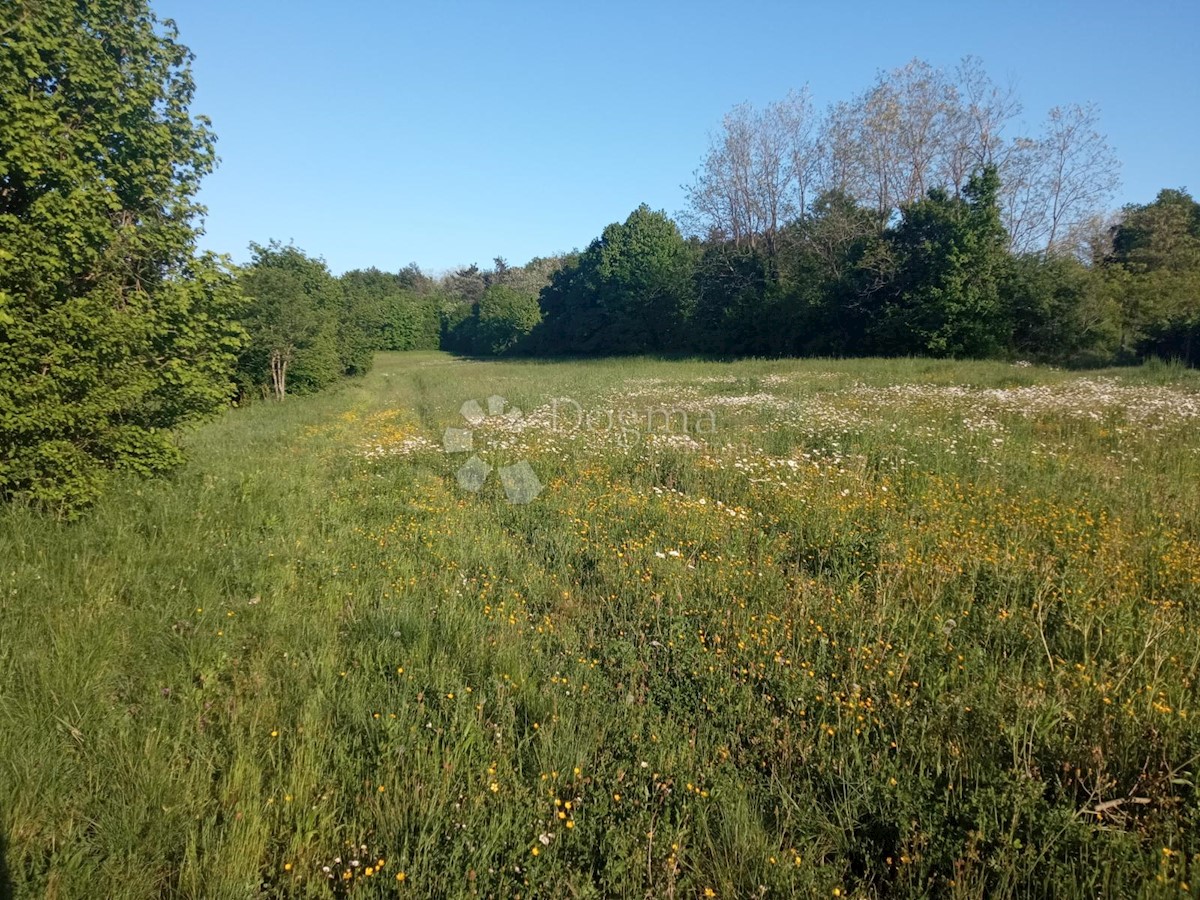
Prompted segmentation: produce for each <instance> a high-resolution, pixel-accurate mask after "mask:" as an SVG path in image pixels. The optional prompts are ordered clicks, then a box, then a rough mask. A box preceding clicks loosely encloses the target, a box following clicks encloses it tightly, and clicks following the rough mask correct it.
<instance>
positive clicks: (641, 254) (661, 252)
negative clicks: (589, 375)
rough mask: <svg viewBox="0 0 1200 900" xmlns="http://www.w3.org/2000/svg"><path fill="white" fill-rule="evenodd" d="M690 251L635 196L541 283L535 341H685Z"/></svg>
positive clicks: (622, 347)
mask: <svg viewBox="0 0 1200 900" xmlns="http://www.w3.org/2000/svg"><path fill="white" fill-rule="evenodd" d="M692 271H693V252H692V250H691V248H690V247H689V246H688V244H687V242H686V241H685V240H684V239H683V237H682V235H680V233H679V229H678V227H676V225H675V223H674V222H672V221H671V219H670V218H668V217H667V215H666V214H665V213H663V212H655V211H652V210H651V209H650V208H649V207H648V206H646V205H645V204H642V205H641V206H639V207H638V208H637V209H635V210H634V211H633V212H632V213H631V214H630V215H629V218H627V219H626V220H625V222H624V223H623V224H622V223H613V224H612V225H609V226H608V227H607V228H605V229H604V232H603V234H602V235H601V236H600V237H599V238H597V239H596V240H594V241H593V242H592V243H591V245H590V246H589V247H588V248H587V250H586V251H584V253H583V254H582V256H580V258H579V261H578V262H577V263H576V264H575V265H573V266H567V267H564V268H563V269H560V270H559V271H558V272H556V273H555V274H554V275H553V276H552V278H551V283H550V285H549V286H548V287H547V288H546V289H545V290H543V291H542V295H541V303H542V314H543V320H544V321H543V327H542V329H541V333H540V334H539V336H538V345H539V346H540V347H542V348H543V349H544V350H546V351H548V352H552V353H646V352H654V351H661V350H671V349H676V348H681V347H684V346H686V341H687V335H686V331H685V329H686V324H687V322H688V320H689V319H690V317H691V314H692V308H693V305H694V287H693V283H692Z"/></svg>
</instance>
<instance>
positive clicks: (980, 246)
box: [871, 167, 1008, 357]
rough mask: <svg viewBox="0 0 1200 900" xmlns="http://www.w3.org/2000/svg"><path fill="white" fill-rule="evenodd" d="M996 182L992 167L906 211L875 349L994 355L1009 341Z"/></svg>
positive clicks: (895, 235)
mask: <svg viewBox="0 0 1200 900" xmlns="http://www.w3.org/2000/svg"><path fill="white" fill-rule="evenodd" d="M999 187H1000V179H999V177H998V176H997V174H996V170H995V169H994V168H990V167H989V168H987V169H985V170H984V171H983V172H982V173H980V174H977V175H975V176H973V177H972V178H971V180H970V181H969V182H968V184H967V187H966V189H965V191H964V196H963V197H961V198H960V197H951V196H949V195H948V194H947V193H946V192H945V191H943V190H941V189H934V190H931V191H930V192H929V194H928V196H926V197H925V198H923V199H921V200H919V201H917V202H916V203H913V204H912V205H910V206H907V207H905V208H904V209H903V211H902V218H901V221H900V224H899V225H898V226H897V227H896V228H895V229H894V230H893V231H892V232H891V233H890V234H889V243H890V245H891V248H892V251H893V253H894V254H895V260H896V278H895V281H894V282H893V284H892V290H891V292H890V294H889V295H888V296H886V297H885V302H884V304H883V306H882V308H881V309H880V310H879V320H878V321H877V322H875V323H873V324H872V327H871V331H872V342H873V344H874V347H875V349H876V350H877V351H878V352H881V353H884V354H889V355H891V354H907V353H920V354H928V355H931V356H952V357H962V356H989V355H992V354H994V353H996V352H997V351H998V350H999V349H1000V348H1001V347H1003V346H1004V345H1005V343H1006V338H1007V331H1006V329H1007V327H1008V323H1007V322H1006V321H1005V310H1004V308H1003V305H1002V303H1001V298H1000V292H999V284H1000V276H1001V274H1002V267H1003V263H1004V260H1005V255H1006V250H1005V248H1006V243H1007V240H1006V236H1005V234H1004V226H1003V225H1002V224H1001V221H1000V211H999V208H998V206H997V193H998V191H999Z"/></svg>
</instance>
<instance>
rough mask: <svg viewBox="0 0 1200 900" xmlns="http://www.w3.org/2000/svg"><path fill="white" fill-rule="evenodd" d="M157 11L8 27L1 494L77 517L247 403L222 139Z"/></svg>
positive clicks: (44, 8) (36, 20)
mask: <svg viewBox="0 0 1200 900" xmlns="http://www.w3.org/2000/svg"><path fill="white" fill-rule="evenodd" d="M177 37H178V35H177V32H176V29H175V27H174V25H173V24H172V23H171V22H169V21H167V22H162V23H160V22H159V21H158V20H157V19H156V18H155V17H154V15H153V13H152V12H151V11H150V8H149V5H148V3H147V2H145V0H123V2H120V3H113V2H101V0H38V2H33V0H9V2H7V3H6V4H5V5H4V15H3V25H2V26H0V496H3V497H14V496H24V497H28V498H32V499H34V500H36V501H40V502H44V503H48V504H53V505H57V506H60V507H61V508H63V509H72V508H75V507H77V506H79V505H80V504H83V503H86V502H87V501H89V500H91V499H93V498H94V497H95V496H96V495H97V494H98V493H99V491H100V490H101V489H102V487H103V485H104V483H105V481H106V479H107V477H108V475H109V473H110V472H112V471H115V470H131V471H135V472H139V473H154V472H160V471H163V470H164V469H166V468H168V467H170V466H171V465H173V464H175V463H177V462H178V461H179V459H180V457H181V454H180V451H179V449H178V446H177V444H176V438H175V433H176V429H177V428H178V427H179V426H181V425H184V424H186V423H189V422H193V421H195V420H197V419H200V418H203V417H204V416H207V415H209V414H211V413H213V412H215V411H216V410H218V409H219V408H220V407H221V405H222V403H223V402H225V400H226V399H227V398H228V396H229V394H230V392H231V373H232V363H233V360H234V358H235V354H236V350H237V347H238V340H239V334H240V331H239V329H238V327H237V325H236V323H235V321H234V316H235V315H236V312H237V307H238V299H237V292H236V289H235V286H234V284H233V281H232V278H231V276H230V274H229V272H228V270H227V268H226V267H225V264H224V263H223V262H222V261H221V260H219V259H217V258H215V257H212V256H207V255H206V256H196V255H195V241H196V235H197V230H198V224H197V221H198V218H199V216H200V215H201V213H202V209H201V207H200V206H198V205H197V204H196V202H195V194H196V191H197V189H198V187H199V184H200V181H201V179H202V178H203V176H204V175H205V174H207V173H208V172H209V171H210V170H211V169H212V166H213V163H214V153H213V145H214V138H213V135H212V133H211V132H210V131H209V129H208V123H207V121H206V120H205V119H203V118H202V117H195V118H193V117H192V116H191V115H190V113H189V106H190V104H191V101H192V94H193V84H192V78H191V71H190V63H191V54H190V53H189V51H188V50H187V48H186V47H184V46H183V45H182V44H180V43H179V42H178V40H177Z"/></svg>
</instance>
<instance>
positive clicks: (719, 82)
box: [153, 0, 1200, 274]
mask: <svg viewBox="0 0 1200 900" xmlns="http://www.w3.org/2000/svg"><path fill="white" fill-rule="evenodd" d="M153 7H154V9H155V12H156V13H157V14H158V16H159V17H160V18H171V19H174V20H175V21H176V23H177V24H178V26H179V30H180V40H181V41H182V42H183V43H184V44H186V45H187V46H188V47H190V48H191V49H192V51H193V52H194V53H195V56H196V59H195V62H194V64H193V73H194V76H195V80H196V85H197V89H196V97H195V101H194V103H193V105H192V111H193V112H194V113H198V114H204V115H207V116H208V117H210V118H211V119H212V122H213V129H214V131H215V132H216V134H217V138H218V144H217V149H218V154H219V156H220V158H221V162H220V164H219V166H218V168H217V169H216V171H215V172H214V173H213V174H212V175H210V176H209V177H208V178H207V179H206V181H205V183H204V186H203V188H202V190H201V196H200V200H201V202H203V203H204V204H206V205H207V207H208V215H207V218H206V220H205V229H206V233H205V235H204V237H203V238H202V240H201V245H202V246H204V247H206V248H208V249H212V250H216V251H219V252H223V253H228V254H230V255H231V256H232V257H233V258H234V260H235V261H238V262H244V261H246V260H247V259H248V258H249V250H248V245H249V243H250V242H251V241H257V242H259V243H266V242H267V241H268V240H271V239H279V240H282V241H284V242H287V241H292V242H294V243H295V244H296V245H297V246H298V247H300V248H302V249H303V250H305V251H306V252H307V253H309V254H310V255H314V256H321V257H323V258H324V259H325V260H326V262H327V263H328V264H329V267H330V269H331V270H332V271H333V272H334V273H335V274H340V273H341V272H343V271H346V270H348V269H355V268H365V267H368V266H377V267H379V268H381V269H384V270H387V271H396V270H398V269H400V268H401V267H403V266H405V265H407V264H408V263H410V262H416V263H418V264H419V265H420V266H421V267H422V268H423V269H424V270H425V271H427V272H430V273H439V272H442V271H445V270H448V269H451V268H453V267H456V266H459V265H469V264H471V263H478V264H479V265H480V266H481V267H487V266H490V264H491V261H492V259H493V258H494V257H496V256H503V257H504V258H505V259H506V260H507V261H508V262H509V263H510V264H513V265H520V264H522V263H524V262H526V261H528V260H529V259H530V258H532V257H534V256H539V255H541V256H545V255H548V254H551V253H555V252H559V251H566V250H571V249H574V248H583V247H585V246H586V245H587V244H588V243H589V242H590V241H591V240H592V239H593V238H594V237H596V236H597V235H598V234H599V233H600V232H601V230H602V229H603V228H604V226H605V225H607V224H608V223H610V222H614V221H619V220H623V219H624V218H625V217H626V216H627V215H628V214H629V213H630V212H631V211H632V210H633V209H634V208H636V207H637V205H638V204H640V203H643V202H644V203H648V204H649V205H650V206H651V207H653V208H655V209H665V210H666V211H667V212H668V213H671V214H675V213H676V212H678V211H679V210H681V209H682V208H683V207H684V205H685V200H684V190H683V185H684V184H685V183H687V182H689V181H690V180H691V177H692V173H693V172H694V171H695V169H696V167H697V166H698V165H699V163H700V161H701V159H702V158H703V155H704V151H705V149H706V147H707V144H708V137H709V135H710V133H712V132H714V131H715V130H716V129H717V128H718V127H719V125H720V122H721V117H722V116H723V115H724V114H725V113H726V112H727V111H728V110H729V109H730V108H731V107H733V106H734V105H735V104H737V103H740V102H742V101H750V102H753V103H755V104H759V105H761V104H765V103H769V102H771V101H773V100H777V99H780V98H782V97H783V96H784V95H786V94H787V92H788V91H789V90H791V89H793V88H801V87H803V86H804V85H808V87H809V89H810V90H811V92H812V95H813V99H814V101H815V102H816V104H817V105H818V106H819V107H824V106H825V105H826V104H828V103H831V102H836V101H838V100H844V99H849V98H851V97H852V96H853V95H855V94H857V93H859V92H861V91H862V90H864V89H865V88H867V87H868V86H869V85H870V83H871V82H872V81H873V79H874V78H875V75H876V73H877V72H878V71H879V70H881V69H891V68H895V67H898V66H901V65H903V64H904V63H905V62H907V61H908V60H910V59H913V58H914V57H919V58H921V59H924V60H926V61H928V62H930V63H932V64H934V65H935V66H939V67H943V68H947V69H951V68H953V67H954V65H955V64H956V63H957V62H958V61H959V60H960V59H961V58H962V57H963V56H965V55H974V56H977V57H979V58H980V59H981V60H982V61H983V63H984V66H985V68H986V69H987V71H988V72H989V73H990V74H991V76H992V78H993V79H994V80H996V81H998V82H1001V83H1004V84H1010V83H1011V84H1012V85H1013V86H1014V87H1015V89H1016V91H1017V93H1018V95H1019V96H1020V98H1021V100H1022V103H1023V106H1024V111H1023V113H1022V116H1021V122H1020V123H1019V124H1018V126H1017V127H1016V128H1014V129H1013V133H1014V134H1015V133H1018V132H1025V133H1031V132H1035V131H1036V130H1038V127H1039V124H1040V122H1041V120H1042V119H1043V118H1044V116H1045V114H1046V112H1047V110H1049V109H1050V108H1051V107H1052V106H1054V105H1057V104H1067V103H1086V102H1095V103H1097V104H1098V105H1099V107H1100V111H1101V121H1102V125H1103V131H1104V133H1105V134H1106V135H1107V137H1108V139H1109V143H1110V144H1111V145H1112V146H1113V148H1114V149H1115V151H1116V153H1117V156H1118V157H1119V158H1120V160H1121V162H1122V172H1121V175H1122V178H1121V181H1122V184H1121V188H1120V191H1119V192H1118V194H1117V196H1116V197H1115V198H1114V202H1113V206H1114V208H1116V207H1119V206H1120V205H1122V204H1124V203H1129V202H1138V203H1144V202H1148V201H1150V200H1152V199H1153V198H1154V195H1155V194H1156V193H1157V192H1158V191H1159V190H1160V189H1162V188H1164V187H1189V188H1191V189H1192V191H1193V194H1196V193H1200V117H1198V116H1197V115H1196V111H1197V110H1198V109H1200V66H1198V65H1197V62H1196V55H1195V52H1196V51H1195V40H1196V37H1197V35H1198V34H1200V3H1198V2H1196V0H1163V2H1155V0H1149V2H1145V3H1140V4H1130V3H1128V2H1127V0H1126V2H1122V3H1120V4H1118V3H1111V2H1108V0H1089V2H1086V3H1055V2H1052V0H1041V2H1025V0H1016V2H1003V3H1000V2H991V3H986V4H985V3H977V2H974V0H955V2H924V3H899V2H895V0H891V2H884V3H876V2H858V3H853V4H850V3H847V4H834V3H829V2H824V3H811V2H792V3H783V2H773V3H743V4H733V3H729V2H725V3H709V2H655V0H641V2H632V3H627V2H623V0H609V2H604V3H586V4H577V3H571V2H558V3H532V2H530V3H526V2H520V0H510V2H507V3H499V2H492V3H484V2H473V3H468V2H455V0H442V2H427V3H420V4H418V3H407V2H400V0H373V2H368V0H341V2H336V3H335V2H316V0H153Z"/></svg>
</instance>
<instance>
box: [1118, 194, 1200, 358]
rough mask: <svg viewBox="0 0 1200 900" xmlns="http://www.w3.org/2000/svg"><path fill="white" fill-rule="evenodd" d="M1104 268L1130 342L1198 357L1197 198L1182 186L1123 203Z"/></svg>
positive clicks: (1199, 265)
mask: <svg viewBox="0 0 1200 900" xmlns="http://www.w3.org/2000/svg"><path fill="white" fill-rule="evenodd" d="M1106 274H1107V276H1108V280H1109V282H1110V284H1112V285H1113V286H1114V289H1115V290H1116V291H1117V293H1118V294H1119V296H1120V298H1121V301H1122V306H1123V308H1124V311H1125V319H1126V322H1127V323H1128V326H1129V337H1128V340H1129V342H1131V343H1133V344H1135V345H1136V346H1137V348H1138V349H1139V350H1140V351H1141V352H1143V353H1155V354H1157V355H1160V356H1168V357H1179V358H1182V359H1184V360H1186V361H1188V362H1191V363H1196V362H1200V203H1197V202H1196V201H1195V200H1193V199H1192V197H1191V196H1190V195H1189V194H1188V193H1187V192H1186V191H1184V190H1164V191H1160V192H1159V194H1158V197H1157V198H1155V200H1154V202H1153V203H1148V204H1146V205H1144V206H1128V207H1126V208H1125V215H1124V219H1123V221H1122V222H1121V223H1120V224H1119V225H1118V226H1117V227H1116V228H1115V229H1114V231H1113V248H1112V255H1111V257H1110V259H1109V260H1108V261H1107V266H1106Z"/></svg>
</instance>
